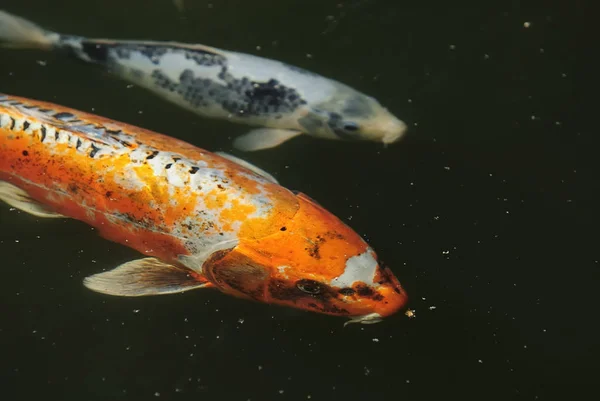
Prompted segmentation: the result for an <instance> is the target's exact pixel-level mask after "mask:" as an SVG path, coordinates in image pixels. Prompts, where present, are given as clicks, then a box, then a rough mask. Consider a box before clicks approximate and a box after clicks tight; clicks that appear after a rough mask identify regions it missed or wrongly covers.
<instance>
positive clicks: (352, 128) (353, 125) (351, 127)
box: [344, 123, 360, 132]
mask: <svg viewBox="0 0 600 401" xmlns="http://www.w3.org/2000/svg"><path fill="white" fill-rule="evenodd" d="M359 128H360V127H359V126H358V124H356V123H344V130H346V131H350V132H354V131H358V129H359Z"/></svg>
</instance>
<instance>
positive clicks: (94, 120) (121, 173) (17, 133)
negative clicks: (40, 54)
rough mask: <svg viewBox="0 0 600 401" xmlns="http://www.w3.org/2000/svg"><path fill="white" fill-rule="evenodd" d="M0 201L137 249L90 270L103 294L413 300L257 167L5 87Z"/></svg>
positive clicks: (327, 221)
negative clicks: (119, 261) (121, 260)
mask: <svg viewBox="0 0 600 401" xmlns="http://www.w3.org/2000/svg"><path fill="white" fill-rule="evenodd" d="M0 200H3V201H4V202H6V203H8V204H9V205H11V206H13V207H15V208H18V209H20V210H22V211H25V212H27V213H30V214H32V215H35V216H38V217H47V218H64V217H70V218H75V219H77V220H81V221H83V222H85V223H87V224H89V225H91V226H93V227H95V228H96V229H97V230H98V231H99V233H100V234H101V235H102V236H103V237H105V238H106V239H108V240H112V241H115V242H118V243H121V244H124V245H127V246H129V247H131V248H133V249H135V250H137V251H139V252H140V253H142V254H143V255H145V256H144V258H142V259H138V260H133V261H130V262H127V263H125V264H123V265H121V266H118V267H117V268H115V269H113V270H110V271H107V272H104V273H99V274H96V275H93V276H90V277H88V278H86V279H85V281H84V284H85V285H86V286H87V287H88V288H90V289H92V290H94V291H97V292H101V293H106V294H112V295H119V296H140V295H156V294H167V293H175V292H182V291H187V290H190V289H194V288H202V287H214V288H217V289H219V290H221V291H222V292H224V293H227V294H231V295H234V296H237V297H242V298H247V299H253V300H256V301H261V302H265V303H274V304H279V305H284V306H290V307H295V308H301V309H304V310H309V311H314V312H319V313H325V314H330V315H338V316H346V317H349V318H350V319H352V320H351V321H356V322H362V323H373V322H376V321H378V320H380V319H381V318H382V317H385V316H388V315H391V314H393V313H395V312H396V311H398V310H399V309H400V308H402V307H403V306H404V304H405V303H406V300H407V297H406V294H405V292H404V290H403V289H402V287H401V285H400V283H399V282H398V280H397V279H396V277H395V276H394V275H393V274H392V272H391V271H390V270H389V269H387V268H386V269H383V268H381V267H380V266H379V264H378V262H377V256H376V254H375V253H374V251H373V250H372V249H371V248H370V247H369V246H368V245H367V243H366V242H365V241H364V240H363V239H362V238H361V237H360V236H359V235H358V234H356V233H355V232H354V231H353V230H352V229H351V228H349V227H348V226H346V225H345V224H344V223H342V222H341V221H340V220H339V219H337V218H336V217H335V216H334V215H332V214H331V213H329V212H328V211H326V210H325V209H323V208H322V207H321V206H319V205H318V204H317V203H315V202H314V201H313V200H311V199H310V198H309V197H307V196H306V195H304V194H300V193H298V194H295V193H293V192H291V191H289V190H287V189H285V188H283V187H282V186H280V185H278V184H277V182H276V181H275V179H274V178H273V177H272V176H270V175H269V174H267V173H265V172H263V171H262V170H260V169H259V168H258V167H255V166H253V165H251V164H250V163H248V162H245V161H243V160H240V159H237V158H235V157H233V156H230V155H227V154H220V155H219V154H213V153H210V152H207V151H205V150H202V149H199V148H197V147H194V146H192V145H190V144H188V143H185V142H183V141H180V140H177V139H174V138H170V137H167V136H164V135H161V134H158V133H154V132H151V131H148V130H145V129H142V128H137V127H134V126H131V125H127V124H123V123H119V122H116V121H112V120H109V119H106V118H102V117H98V116H94V115H91V114H88V113H84V112H80V111H77V110H73V109H69V108H66V107H62V106H58V105H55V104H51V103H46V102H40V101H35V100H31V99H25V98H20V97H15V96H9V95H1V94H0Z"/></svg>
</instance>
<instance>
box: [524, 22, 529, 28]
mask: <svg viewBox="0 0 600 401" xmlns="http://www.w3.org/2000/svg"><path fill="white" fill-rule="evenodd" d="M530 26H531V22H529V21H526V22H524V23H523V27H524V28H529V27H530Z"/></svg>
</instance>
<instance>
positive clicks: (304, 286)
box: [296, 279, 321, 295]
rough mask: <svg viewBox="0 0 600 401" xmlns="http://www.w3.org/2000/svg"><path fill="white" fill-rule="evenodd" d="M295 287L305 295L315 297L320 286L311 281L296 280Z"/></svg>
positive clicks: (319, 290)
mask: <svg viewBox="0 0 600 401" xmlns="http://www.w3.org/2000/svg"><path fill="white" fill-rule="evenodd" d="M296 287H298V289H299V290H300V291H302V292H305V293H307V294H311V295H316V294H319V293H320V292H321V284H319V283H318V282H316V281H313V280H306V279H305V280H298V281H296Z"/></svg>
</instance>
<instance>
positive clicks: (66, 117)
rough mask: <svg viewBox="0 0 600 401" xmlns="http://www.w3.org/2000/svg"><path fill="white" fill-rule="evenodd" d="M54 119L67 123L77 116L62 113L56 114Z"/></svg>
mask: <svg viewBox="0 0 600 401" xmlns="http://www.w3.org/2000/svg"><path fill="white" fill-rule="evenodd" d="M54 118H58V119H59V120H62V121H67V120H70V119H72V118H75V116H74V115H73V114H71V113H66V112H62V113H56V114H55V115H54Z"/></svg>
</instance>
